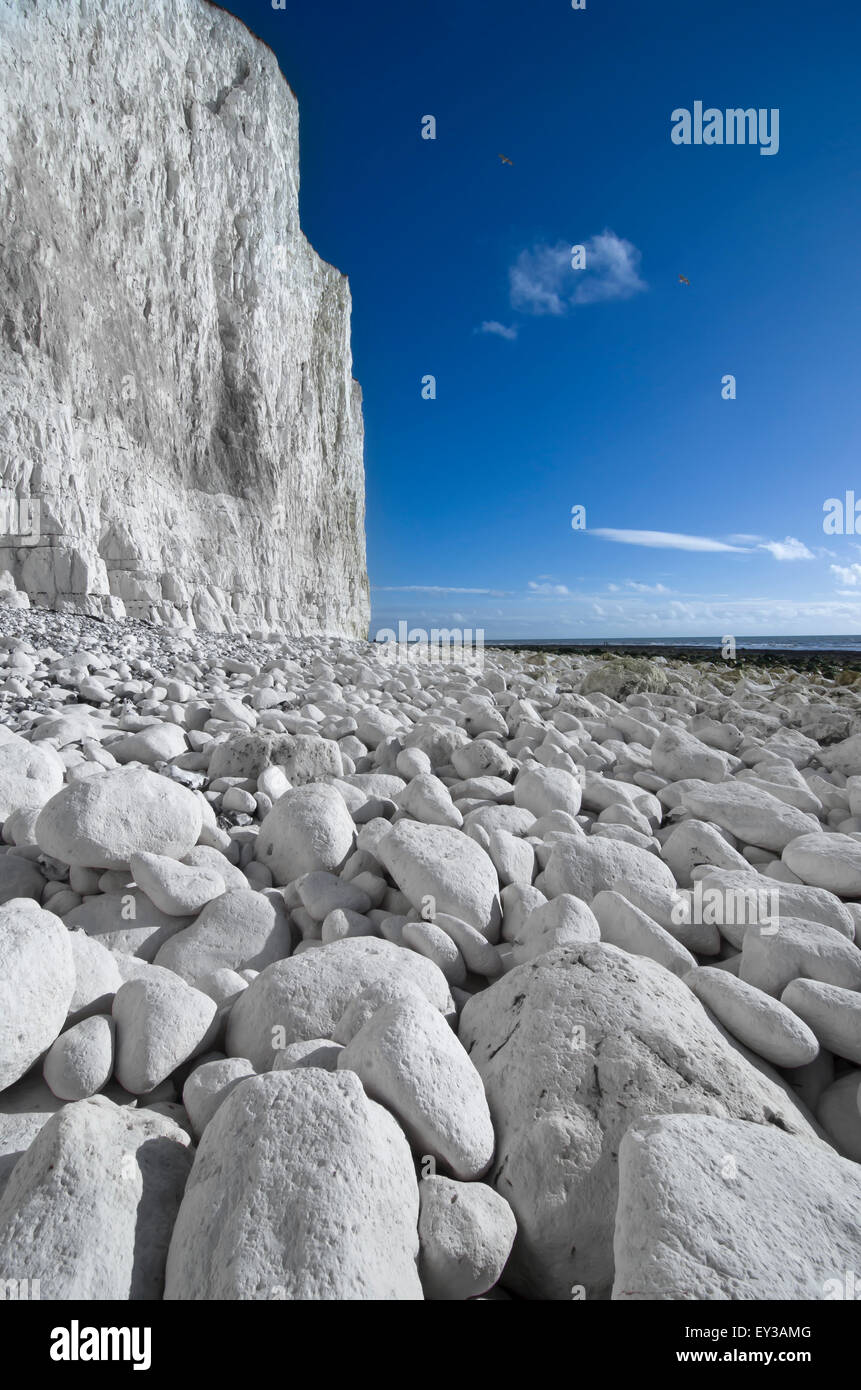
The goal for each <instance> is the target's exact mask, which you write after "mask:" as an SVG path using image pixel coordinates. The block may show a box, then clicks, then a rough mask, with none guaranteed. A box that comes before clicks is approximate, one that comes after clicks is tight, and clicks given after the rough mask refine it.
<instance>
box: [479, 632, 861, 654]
mask: <svg viewBox="0 0 861 1390" xmlns="http://www.w3.org/2000/svg"><path fill="white" fill-rule="evenodd" d="M723 641H724V639H723V638H722V637H608V638H601V637H593V638H585V637H584V638H580V637H575V638H569V637H531V638H526V637H517V638H510V639H509V638H500V637H486V638H485V646H487V647H529V648H533V649H540V648H541V647H557V648H558V647H571V648H575V647H591V648H594V647H606V648H607V649H608V650H612V649H613V648H614V647H620V648H624V649H625V650H626V651H628V650H630V649H631V648H632V647H648V648H651V649H654V648H655V647H701V648H702V647H705V648H714V650H715V651H720V649H721V646H722V643H723ZM735 645H736V650H737V651H743V650H746V651H759V652H768V651H781V652H787V651H791V652H861V633H857V632H853V633H844V634H838V635H836V636H831V637H820V636H800V637H761V636H756V637H736V639H735Z"/></svg>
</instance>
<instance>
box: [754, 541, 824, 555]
mask: <svg viewBox="0 0 861 1390" xmlns="http://www.w3.org/2000/svg"><path fill="white" fill-rule="evenodd" d="M759 549H760V550H768V551H770V552H771V554H772V555H773V556H774V558H775V560H814V559H815V558H816V557H815V555H814V554H813V551H812V550H808V549H807V546H806V545H805V544H804V542H803V541H797V540H796V539H795V537H794V536H787V537H786V539H785V540H782V541H763V543H762V544H761V545H760V546H759Z"/></svg>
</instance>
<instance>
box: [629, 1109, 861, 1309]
mask: <svg viewBox="0 0 861 1390" xmlns="http://www.w3.org/2000/svg"><path fill="white" fill-rule="evenodd" d="M860 1200H861V1169H859V1168H858V1167H857V1166H856V1165H855V1164H853V1163H848V1162H847V1161H846V1160H845V1159H843V1158H839V1157H838V1156H837V1155H836V1154H834V1153H831V1152H829V1151H828V1150H827V1149H826V1150H823V1149H814V1148H812V1147H811V1146H810V1145H809V1144H806V1143H804V1142H802V1141H801V1140H799V1139H796V1138H794V1137H793V1136H791V1135H789V1134H781V1133H780V1131H779V1130H775V1129H773V1128H769V1127H766V1126H764V1125H752V1124H745V1123H744V1122H742V1121H739V1120H727V1119H717V1118H715V1117H713V1116H710V1115H661V1116H659V1117H658V1118H656V1119H652V1120H646V1121H645V1122H640V1123H639V1124H637V1125H634V1126H632V1128H631V1129H629V1130H628V1132H627V1134H626V1135H625V1137H624V1138H623V1140H622V1145H621V1149H620V1153H619V1210H618V1213H617V1216H616V1240H615V1250H616V1282H615V1285H614V1288H613V1297H614V1298H617V1299H624V1300H626V1301H635V1300H641V1299H655V1298H660V1299H709V1300H711V1299H732V1300H733V1301H739V1300H743V1299H805V1300H807V1299H825V1298H832V1297H833V1296H834V1295H833V1293H832V1292H830V1291H829V1287H830V1285H831V1283H832V1281H836V1282H837V1283H838V1284H843V1282H844V1280H845V1272H846V1271H847V1270H856V1269H857V1268H858V1264H859V1260H861V1235H859V1231H858V1221H857V1215H856V1214H857V1211H858V1203H859V1201H860Z"/></svg>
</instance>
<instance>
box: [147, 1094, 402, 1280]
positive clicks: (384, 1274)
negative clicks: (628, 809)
mask: <svg viewBox="0 0 861 1390" xmlns="http://www.w3.org/2000/svg"><path fill="white" fill-rule="evenodd" d="M418 1214H419V1194H418V1187H417V1184H416V1179H415V1175H414V1173H413V1165H412V1162H411V1160H410V1151H409V1148H408V1146H407V1142H406V1140H405V1139H404V1137H403V1135H402V1134H401V1132H400V1130H399V1129H398V1126H397V1124H396V1123H395V1121H394V1120H393V1119H392V1117H391V1115H389V1114H388V1112H387V1111H385V1110H384V1109H383V1107H382V1106H381V1105H376V1104H375V1103H374V1102H373V1101H371V1100H368V1098H367V1097H366V1096H365V1094H364V1092H363V1091H362V1087H361V1085H360V1083H359V1081H358V1080H357V1078H356V1077H355V1076H350V1075H347V1074H341V1073H339V1074H338V1075H337V1076H330V1075H329V1074H328V1073H326V1072H322V1071H316V1070H310V1071H287V1072H270V1073H269V1075H268V1076H256V1077H254V1078H253V1079H252V1080H248V1081H243V1082H241V1083H240V1085H239V1086H237V1087H236V1089H235V1090H234V1091H232V1092H231V1094H230V1095H229V1096H228V1097H227V1099H226V1100H225V1102H224V1104H223V1105H222V1106H221V1108H220V1109H219V1111H218V1114H217V1115H216V1116H215V1118H214V1119H213V1120H212V1121H211V1123H210V1124H209V1126H208V1128H207V1130H206V1133H205V1134H204V1136H203V1139H202V1140H201V1144H200V1148H199V1150H198V1153H197V1158H196V1160H195V1164H194V1168H193V1169H192V1172H191V1176H190V1178H189V1181H188V1186H187V1188H186V1192H185V1196H184V1198H183V1202H182V1207H181V1209H180V1213H179V1217H178V1219H177V1222H176V1226H175V1228H174V1232H173V1239H172V1241H171V1247H170V1254H169V1257H168V1268H167V1287H166V1297H167V1298H168V1299H181V1300H185V1299H219V1298H224V1299H254V1300H261V1301H264V1300H265V1301H269V1300H274V1299H289V1300H291V1301H292V1300H295V1299H315V1300H317V1299H327V1300H328V1299H350V1300H354V1299H362V1300H364V1299H385V1300H389V1299H398V1300H399V1299H420V1298H421V1297H422V1291H421V1285H420V1283H419V1278H418V1273H417V1268H416V1262H417V1257H418V1246H419V1243H418V1234H417V1224H418Z"/></svg>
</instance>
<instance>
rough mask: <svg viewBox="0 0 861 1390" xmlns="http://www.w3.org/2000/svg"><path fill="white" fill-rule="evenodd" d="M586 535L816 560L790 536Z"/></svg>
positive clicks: (606, 530)
mask: <svg viewBox="0 0 861 1390" xmlns="http://www.w3.org/2000/svg"><path fill="white" fill-rule="evenodd" d="M590 535H593V536H603V538H604V540H607V541H617V542H618V543H619V544H620V545H645V546H650V547H651V548H652V549H654V550H698V551H732V552H734V553H735V554H737V555H750V554H751V553H752V552H753V551H754V550H767V551H768V553H769V554H770V555H773V556H774V558H775V560H814V559H815V558H816V557H815V555H814V554H813V551H812V550H808V548H807V546H806V545H805V544H804V542H803V541H799V540H796V539H795V537H794V536H787V537H786V538H785V540H782V541H764V540H762V539H761V538H760V537H759V536H741V535H734V536H731V537H730V538H729V540H726V541H719V540H715V539H714V537H712V536H688V535H685V534H683V533H680V532H678V531H625V530H618V529H616V528H615V527H607V526H594V527H592V528H590ZM742 541H747V542H755V544H746V545H742V544H740V542H742ZM831 568H832V569H834V568H835V566H834V565H832V566H831ZM628 583H629V584H630V585H631V588H634V589H636V588H637V585H636V584H632V583H631V581H630V580H629V581H628ZM640 592H642V593H647V592H648V593H653V594H659V593H668V592H669V591H668V590H667V589H663V588H662V587H661V585H658V586H657V588H653V589H648V588H643V589H641V591H640Z"/></svg>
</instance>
